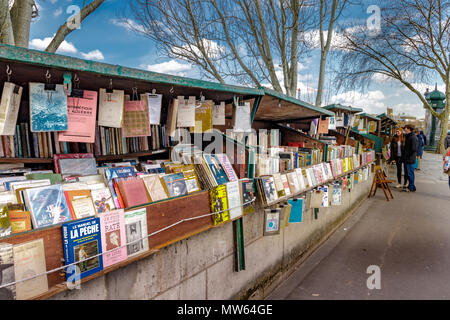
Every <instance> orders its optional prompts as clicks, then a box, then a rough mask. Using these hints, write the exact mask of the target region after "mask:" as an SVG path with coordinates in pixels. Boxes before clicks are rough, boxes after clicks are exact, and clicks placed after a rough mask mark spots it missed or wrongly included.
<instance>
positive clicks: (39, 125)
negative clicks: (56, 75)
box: [30, 82, 69, 132]
mask: <svg viewBox="0 0 450 320" xmlns="http://www.w3.org/2000/svg"><path fill="white" fill-rule="evenodd" d="M44 87H45V85H44V84H43V83H35V82H30V122H31V131H32V132H47V131H66V130H68V128H69V127H68V113H67V96H66V95H65V94H64V90H63V86H62V85H61V84H57V85H56V88H55V90H54V91H50V90H49V91H45V90H44Z"/></svg>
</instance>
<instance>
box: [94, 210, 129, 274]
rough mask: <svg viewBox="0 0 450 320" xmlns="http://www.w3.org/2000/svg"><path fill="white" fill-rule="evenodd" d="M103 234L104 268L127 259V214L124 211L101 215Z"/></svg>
mask: <svg viewBox="0 0 450 320" xmlns="http://www.w3.org/2000/svg"><path fill="white" fill-rule="evenodd" d="M100 229H101V233H102V237H101V238H102V250H103V267H104V268H107V267H109V266H112V265H113V264H116V263H119V262H121V261H123V260H125V259H126V258H127V248H126V244H127V239H126V234H125V212H124V211H123V209H117V210H113V211H108V212H105V213H103V214H101V215H100Z"/></svg>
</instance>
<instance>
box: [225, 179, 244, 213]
mask: <svg viewBox="0 0 450 320" xmlns="http://www.w3.org/2000/svg"><path fill="white" fill-rule="evenodd" d="M225 186H226V188H227V201H228V208H229V215H230V220H234V219H237V218H239V217H241V216H242V201H241V192H240V189H239V181H238V180H236V181H233V182H227V183H226V184H225Z"/></svg>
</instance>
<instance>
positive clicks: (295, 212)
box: [288, 198, 303, 223]
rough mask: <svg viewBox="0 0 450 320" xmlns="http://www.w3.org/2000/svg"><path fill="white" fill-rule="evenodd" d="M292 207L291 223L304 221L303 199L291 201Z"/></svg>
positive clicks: (289, 201)
mask: <svg viewBox="0 0 450 320" xmlns="http://www.w3.org/2000/svg"><path fill="white" fill-rule="evenodd" d="M288 203H289V204H290V205H291V213H290V215H289V223H300V222H302V221H303V198H297V199H289V200H288Z"/></svg>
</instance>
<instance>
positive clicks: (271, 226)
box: [263, 208, 281, 236]
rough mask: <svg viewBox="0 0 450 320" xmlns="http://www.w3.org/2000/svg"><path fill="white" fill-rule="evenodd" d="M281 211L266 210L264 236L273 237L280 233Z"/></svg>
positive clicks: (278, 209)
mask: <svg viewBox="0 0 450 320" xmlns="http://www.w3.org/2000/svg"><path fill="white" fill-rule="evenodd" d="M280 213H281V209H280V208H277V209H264V233H263V235H264V236H272V235H276V234H279V233H280Z"/></svg>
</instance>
